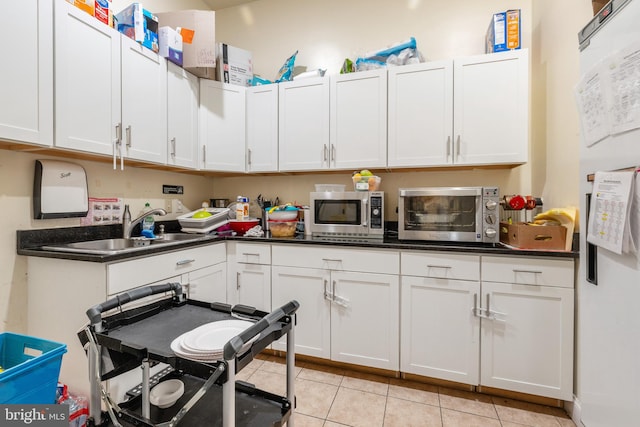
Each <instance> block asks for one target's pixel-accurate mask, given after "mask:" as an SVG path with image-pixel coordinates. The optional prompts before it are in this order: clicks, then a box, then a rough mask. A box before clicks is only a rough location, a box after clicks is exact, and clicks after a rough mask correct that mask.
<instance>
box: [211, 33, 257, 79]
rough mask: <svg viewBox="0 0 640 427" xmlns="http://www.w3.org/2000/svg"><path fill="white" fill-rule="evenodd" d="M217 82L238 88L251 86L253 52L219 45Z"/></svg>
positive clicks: (223, 44)
mask: <svg viewBox="0 0 640 427" xmlns="http://www.w3.org/2000/svg"><path fill="white" fill-rule="evenodd" d="M217 57H218V64H217V68H218V70H217V75H218V76H217V80H219V81H221V82H224V83H230V84H233V85H238V86H251V81H252V80H253V60H252V56H251V52H249V51H248V50H244V49H240V48H237V47H234V46H229V45H228V44H225V43H218V55H217Z"/></svg>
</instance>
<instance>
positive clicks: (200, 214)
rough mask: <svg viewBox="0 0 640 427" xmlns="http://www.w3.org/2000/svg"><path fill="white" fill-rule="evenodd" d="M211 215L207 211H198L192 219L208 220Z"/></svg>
mask: <svg viewBox="0 0 640 427" xmlns="http://www.w3.org/2000/svg"><path fill="white" fill-rule="evenodd" d="M210 216H211V214H210V213H209V212H207V211H198V212H196V213H194V214H193V216H192V218H208V217H210Z"/></svg>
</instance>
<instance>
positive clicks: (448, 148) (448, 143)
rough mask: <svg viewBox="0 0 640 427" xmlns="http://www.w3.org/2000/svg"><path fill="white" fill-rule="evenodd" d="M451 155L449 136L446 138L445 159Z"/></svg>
mask: <svg viewBox="0 0 640 427" xmlns="http://www.w3.org/2000/svg"><path fill="white" fill-rule="evenodd" d="M450 155H451V135H449V136H448V137H447V159H448V158H449V156H450Z"/></svg>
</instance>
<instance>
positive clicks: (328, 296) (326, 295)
mask: <svg viewBox="0 0 640 427" xmlns="http://www.w3.org/2000/svg"><path fill="white" fill-rule="evenodd" d="M328 284H329V281H328V280H327V279H324V299H326V300H329V301H331V300H333V294H332V293H331V292H330V291H328V290H327V285H328Z"/></svg>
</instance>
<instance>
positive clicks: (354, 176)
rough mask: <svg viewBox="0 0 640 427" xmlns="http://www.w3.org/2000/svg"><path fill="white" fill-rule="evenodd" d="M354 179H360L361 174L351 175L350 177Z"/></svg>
mask: <svg viewBox="0 0 640 427" xmlns="http://www.w3.org/2000/svg"><path fill="white" fill-rule="evenodd" d="M351 178H352V179H353V180H354V181H356V182H358V181H360V178H362V175H360V174H359V173H354V174H353V176H352V177H351Z"/></svg>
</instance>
